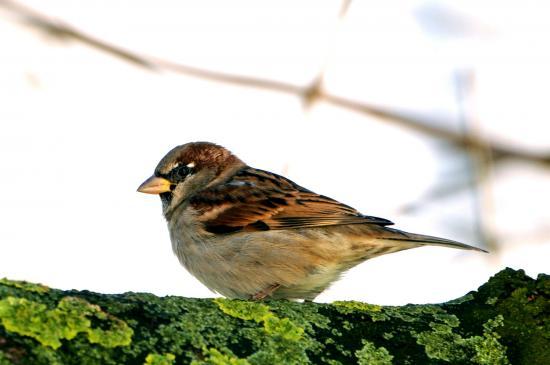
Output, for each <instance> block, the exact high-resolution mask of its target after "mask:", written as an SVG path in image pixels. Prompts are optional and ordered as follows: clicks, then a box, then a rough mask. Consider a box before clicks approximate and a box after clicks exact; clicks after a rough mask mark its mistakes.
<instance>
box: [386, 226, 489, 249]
mask: <svg viewBox="0 0 550 365" xmlns="http://www.w3.org/2000/svg"><path fill="white" fill-rule="evenodd" d="M378 238H381V239H384V240H388V241H401V242H403V243H405V242H408V243H411V244H413V245H416V246H422V245H430V246H442V247H451V248H459V249H462V250H474V251H481V252H488V251H486V250H484V249H481V248H478V247H474V246H470V245H467V244H465V243H462V242H457V241H453V240H448V239H446V238H439V237H433V236H426V235H423V234H416V233H409V232H404V231H400V230H398V229H394V228H388V227H384V229H383V233H382V234H381V236H380V237H378ZM413 247H414V246H413Z"/></svg>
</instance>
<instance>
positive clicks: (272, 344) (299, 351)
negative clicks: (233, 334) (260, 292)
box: [214, 298, 314, 365]
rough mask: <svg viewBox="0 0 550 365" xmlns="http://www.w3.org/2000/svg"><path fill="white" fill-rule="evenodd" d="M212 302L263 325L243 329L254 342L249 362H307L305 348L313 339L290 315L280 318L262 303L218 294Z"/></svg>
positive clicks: (232, 313) (226, 311)
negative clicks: (230, 298) (256, 327)
mask: <svg viewBox="0 0 550 365" xmlns="http://www.w3.org/2000/svg"><path fill="white" fill-rule="evenodd" d="M214 302H215V303H216V304H217V305H218V307H219V308H220V309H221V310H222V312H224V313H225V314H228V315H230V316H231V317H235V318H239V319H242V320H245V321H254V322H256V323H260V324H262V325H263V331H257V330H256V331H252V332H250V331H245V333H246V334H247V336H248V335H250V334H252V337H249V339H250V340H252V341H253V342H254V344H255V345H256V346H255V348H256V351H255V352H254V353H253V354H251V355H249V356H248V357H247V360H248V361H249V362H250V363H251V364H258V365H260V364H273V363H281V364H283V363H284V364H306V363H308V362H309V361H308V356H307V354H306V350H307V349H309V348H311V347H312V344H313V342H314V341H313V340H312V339H311V338H309V337H308V336H307V335H305V334H304V332H305V331H304V328H302V327H300V326H298V325H297V324H296V323H294V322H293V321H291V320H290V319H289V318H279V317H278V316H276V315H275V314H274V313H273V312H272V311H271V310H270V308H269V307H268V306H267V305H265V304H263V303H257V302H250V301H242V300H229V299H224V298H217V299H215V300H214Z"/></svg>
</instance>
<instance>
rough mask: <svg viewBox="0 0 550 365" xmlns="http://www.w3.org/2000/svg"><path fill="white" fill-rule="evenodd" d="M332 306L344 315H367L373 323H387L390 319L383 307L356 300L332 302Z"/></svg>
mask: <svg viewBox="0 0 550 365" xmlns="http://www.w3.org/2000/svg"><path fill="white" fill-rule="evenodd" d="M332 305H333V306H334V308H336V310H338V311H339V312H340V313H342V314H350V313H357V312H362V313H366V314H368V315H369V316H370V318H371V319H372V320H373V322H376V321H385V320H387V319H389V317H388V316H387V315H386V314H385V313H384V312H383V311H382V308H383V307H382V306H381V305H375V304H368V303H362V302H357V301H355V300H350V301H335V302H332Z"/></svg>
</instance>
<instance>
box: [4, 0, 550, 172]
mask: <svg viewBox="0 0 550 365" xmlns="http://www.w3.org/2000/svg"><path fill="white" fill-rule="evenodd" d="M349 3H350V1H344V2H343V5H342V7H341V16H342V15H343V14H345V12H346V10H347V9H348V7H349ZM0 7H2V8H4V9H6V10H7V11H9V12H10V13H11V14H13V15H15V16H17V17H18V18H19V19H21V20H22V21H23V22H24V23H25V24H26V25H28V26H30V27H32V28H35V29H38V30H40V31H43V32H46V33H48V34H50V35H54V36H56V37H58V38H62V39H69V40H74V41H78V42H81V43H84V44H86V45H88V46H90V47H93V48H96V49H98V50H101V51H103V52H106V53H109V54H110V55H112V56H114V57H117V58H120V59H123V60H125V61H127V62H130V63H132V64H134V65H137V66H140V67H144V68H147V69H149V70H152V71H163V70H164V71H172V72H177V73H181V74H185V75H188V76H193V77H198V78H203V79H208V80H211V81H217V82H223V83H229V84H234V85H240V86H245V87H256V88H261V89H266V90H271V91H275V92H283V93H288V94H293V95H296V96H297V97H299V98H300V99H302V100H303V101H304V103H305V104H306V105H307V104H311V103H314V102H316V101H325V102H328V103H331V104H333V105H337V106H339V107H342V108H345V109H348V110H351V111H355V112H358V113H362V114H366V115H369V116H375V117H377V118H379V119H381V120H383V121H385V122H387V123H392V124H396V125H399V126H402V127H404V128H408V129H411V130H414V131H417V132H419V133H422V134H425V135H428V136H432V137H435V138H438V139H442V140H445V141H447V142H450V143H452V144H454V145H457V146H459V147H461V148H465V149H466V148H487V149H488V150H489V151H490V152H491V153H492V154H493V156H494V157H496V158H506V157H513V158H519V159H524V160H529V161H535V162H539V163H544V164H550V152H548V153H545V154H537V153H533V152H529V151H524V150H520V149H516V148H513V147H509V146H505V145H502V144H498V143H494V142H491V141H488V140H485V139H482V138H481V137H478V136H473V135H463V134H460V133H457V132H454V131H452V130H449V129H447V128H444V127H440V126H438V125H437V124H435V123H428V122H426V121H425V120H422V119H420V118H414V117H411V116H409V115H405V114H403V113H398V112H394V111H391V110H388V109H383V108H379V107H376V106H372V105H369V104H366V103H363V102H358V101H353V100H350V99H347V98H344V97H341V96H337V95H333V94H330V93H328V92H327V91H326V90H323V89H322V85H321V84H322V83H321V82H320V81H321V80H322V78H319V77H317V78H315V80H313V82H312V83H311V84H310V85H306V86H300V85H293V84H290V83H285V82H279V81H275V80H268V79H262V78H255V77H247V76H241V75H233V74H227V73H223V72H217V71H211V70H204V69H201V68H198V67H193V66H189V65H185V64H181V63H176V62H171V61H168V60H163V59H160V58H156V57H151V56H147V55H143V54H140V53H137V52H134V51H130V50H127V49H124V48H123V47H119V46H117V45H113V44H110V43H108V42H105V41H103V40H100V39H98V38H96V37H93V36H91V35H89V34H86V33H85V32H82V31H81V30H79V29H77V28H75V27H73V26H71V25H69V24H67V23H65V22H62V21H59V20H57V19H53V18H51V17H49V16H47V15H45V14H42V13H40V12H38V11H36V10H34V9H31V8H29V7H27V6H25V5H22V4H19V3H17V2H14V1H10V0H0Z"/></svg>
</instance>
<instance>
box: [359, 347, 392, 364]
mask: <svg viewBox="0 0 550 365" xmlns="http://www.w3.org/2000/svg"><path fill="white" fill-rule="evenodd" d="M362 342H363V348H362V349H361V350H357V351H356V352H355V356H356V357H357V363H358V364H359V365H391V363H392V359H393V356H392V355H390V353H389V352H388V350H386V349H385V348H383V347H378V348H377V347H376V346H375V345H374V344H373V343H372V342H369V341H362Z"/></svg>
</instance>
